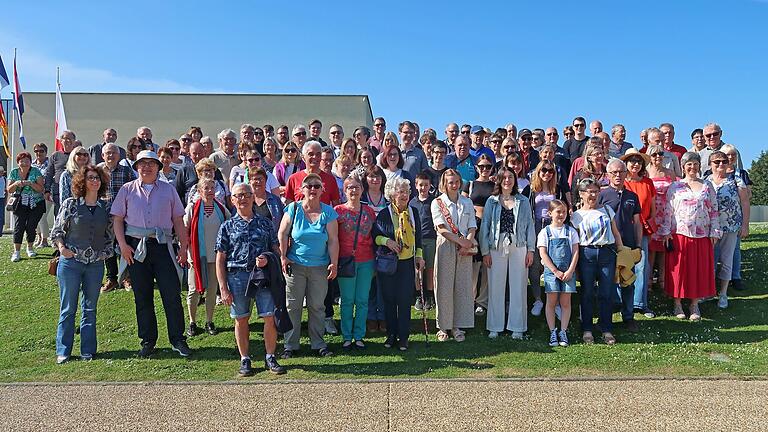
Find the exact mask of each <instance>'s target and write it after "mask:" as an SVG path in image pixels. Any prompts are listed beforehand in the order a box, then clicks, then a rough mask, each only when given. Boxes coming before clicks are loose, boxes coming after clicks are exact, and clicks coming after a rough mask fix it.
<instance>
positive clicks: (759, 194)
mask: <svg viewBox="0 0 768 432" xmlns="http://www.w3.org/2000/svg"><path fill="white" fill-rule="evenodd" d="M749 178H750V179H751V180H752V182H753V183H754V184H753V185H752V205H768V152H766V151H765V150H763V151H762V152H760V157H758V158H757V160H755V161H753V162H752V168H750V169H749Z"/></svg>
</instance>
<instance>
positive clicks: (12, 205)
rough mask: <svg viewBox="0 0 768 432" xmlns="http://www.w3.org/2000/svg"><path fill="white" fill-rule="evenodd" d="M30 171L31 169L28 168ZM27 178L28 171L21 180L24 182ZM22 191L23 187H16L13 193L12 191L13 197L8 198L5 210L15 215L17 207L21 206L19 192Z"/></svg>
mask: <svg viewBox="0 0 768 432" xmlns="http://www.w3.org/2000/svg"><path fill="white" fill-rule="evenodd" d="M30 170H31V168H30ZM27 178H29V171H27V175H25V176H24V178H23V179H21V180H26V179H27ZM22 189H24V187H17V188H16V190H15V191H13V195H11V196H10V197H8V201H7V202H6V203H5V209H6V210H7V211H9V212H11V213H16V211H18V210H19V206H20V205H21V190H22Z"/></svg>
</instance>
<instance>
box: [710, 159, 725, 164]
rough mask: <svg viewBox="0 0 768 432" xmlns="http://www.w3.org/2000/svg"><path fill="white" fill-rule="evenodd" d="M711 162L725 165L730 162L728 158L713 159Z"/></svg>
mask: <svg viewBox="0 0 768 432" xmlns="http://www.w3.org/2000/svg"><path fill="white" fill-rule="evenodd" d="M711 163H712V165H724V164H727V163H728V160H727V159H718V160H713V161H712V162H711Z"/></svg>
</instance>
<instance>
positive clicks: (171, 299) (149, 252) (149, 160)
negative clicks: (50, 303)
mask: <svg viewBox="0 0 768 432" xmlns="http://www.w3.org/2000/svg"><path fill="white" fill-rule="evenodd" d="M160 168H162V163H161V162H160V159H159V158H158V157H157V154H156V153H155V152H153V151H150V150H144V151H142V152H140V153H139V154H138V155H137V156H136V162H134V163H133V169H135V170H136V171H138V173H139V178H138V179H136V180H133V181H130V182H128V183H126V184H124V185H123V187H122V188H120V191H119V192H118V193H117V196H116V197H115V200H114V201H113V203H112V211H111V213H112V216H113V224H114V229H115V238H116V239H117V243H118V245H119V246H120V255H121V258H122V260H124V261H125V263H127V271H128V274H129V275H130V276H131V282H132V285H133V295H134V302H135V304H136V321H137V323H138V328H139V339H141V350H139V353H138V355H139V357H149V356H151V355H152V353H153V352H154V350H155V344H156V343H157V337H158V335H157V317H156V316H155V304H154V285H155V282H157V287H158V291H160V297H161V298H162V300H163V309H165V318H166V321H167V324H168V340H169V341H170V343H171V346H172V347H173V350H174V351H176V352H177V353H179V355H181V356H182V357H188V356H189V355H190V354H191V350H190V349H189V346H188V345H187V341H186V337H185V336H184V310H183V309H182V307H181V283H180V281H181V273H182V270H181V266H185V265H186V262H187V245H188V241H187V230H186V229H185V227H184V220H183V217H184V206H183V205H182V204H181V199H180V198H179V194H178V193H176V189H174V187H173V186H171V184H170V183H166V182H163V181H158V178H157V177H158V172H159V171H160ZM174 230H175V232H176V235H177V236H178V239H179V244H180V246H179V250H178V252H174V249H173V245H172V237H173V232H174ZM121 264H123V263H121Z"/></svg>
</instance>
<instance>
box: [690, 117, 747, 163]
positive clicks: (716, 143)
mask: <svg viewBox="0 0 768 432" xmlns="http://www.w3.org/2000/svg"><path fill="white" fill-rule="evenodd" d="M704 142H706V143H707V146H706V147H704V148H703V149H701V150H699V151H698V152H697V153H698V154H699V156H700V157H701V173H702V174H703V173H704V171H706V170H707V169H709V157H710V156H711V155H712V153H714V152H716V151H718V150H720V147H722V145H723V130H722V129H721V128H720V125H719V124H717V123H709V124H707V125H706V126H704ZM734 147H735V146H734ZM736 154H737V155H738V157H737V161H736V166H734V169H736V170H741V169H744V164H743V163H742V162H741V154H739V152H738V150H737V151H736Z"/></svg>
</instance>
